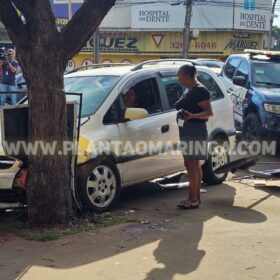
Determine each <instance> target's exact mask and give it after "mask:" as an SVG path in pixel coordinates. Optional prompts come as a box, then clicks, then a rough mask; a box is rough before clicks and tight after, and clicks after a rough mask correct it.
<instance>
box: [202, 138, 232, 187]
mask: <svg viewBox="0 0 280 280" xmlns="http://www.w3.org/2000/svg"><path fill="white" fill-rule="evenodd" d="M225 142H226V143H227V145H228V141H227V140H225V139H222V138H216V139H214V143H216V144H215V145H212V148H211V151H210V154H209V155H208V159H207V160H206V161H205V163H204V165H202V172H203V182H204V183H206V184H208V185H210V186H211V185H218V184H221V183H223V182H224V180H225V179H226V178H227V175H228V173H225V174H216V173H215V169H217V168H218V167H220V166H223V165H225V164H227V163H229V161H230V159H229V154H228V151H227V150H226V149H225V148H224V143H225ZM216 151H220V152H221V155H219V154H218V153H216V154H215V152H216ZM218 156H220V160H219V159H218V158H217V157H218ZM214 159H215V161H214Z"/></svg>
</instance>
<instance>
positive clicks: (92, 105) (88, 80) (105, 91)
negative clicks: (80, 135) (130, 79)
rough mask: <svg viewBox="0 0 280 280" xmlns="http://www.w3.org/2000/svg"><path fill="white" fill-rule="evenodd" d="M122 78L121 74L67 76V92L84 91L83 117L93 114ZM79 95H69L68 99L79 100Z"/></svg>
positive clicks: (65, 85) (65, 82) (65, 86)
mask: <svg viewBox="0 0 280 280" xmlns="http://www.w3.org/2000/svg"><path fill="white" fill-rule="evenodd" d="M119 80H120V77H119V76H109V75H104V76H90V77H71V78H70V77H69V78H67V77H65V79H64V88H65V92H66V93H67V92H72V93H82V94H83V104H82V112H81V115H82V118H85V117H89V116H91V115H93V114H94V113H95V112H96V111H97V110H98V108H99V107H100V106H101V104H102V103H103V102H104V101H105V100H106V98H107V97H108V96H109V94H110V92H111V90H112V89H113V88H114V86H115V85H116V84H117V82H118V81H119ZM79 100H80V99H79V97H77V96H67V101H78V102H79Z"/></svg>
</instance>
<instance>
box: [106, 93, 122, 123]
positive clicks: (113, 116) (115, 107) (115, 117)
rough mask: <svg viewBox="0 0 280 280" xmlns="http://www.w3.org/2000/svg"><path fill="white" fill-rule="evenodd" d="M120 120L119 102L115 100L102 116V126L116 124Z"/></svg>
mask: <svg viewBox="0 0 280 280" xmlns="http://www.w3.org/2000/svg"><path fill="white" fill-rule="evenodd" d="M120 120H121V107H120V100H119V98H117V99H116V100H115V102H114V103H113V104H112V105H111V107H110V108H109V110H108V111H107V113H106V114H105V116H104V119H103V123H104V124H114V123H115V124H116V123H118V122H119V121H120Z"/></svg>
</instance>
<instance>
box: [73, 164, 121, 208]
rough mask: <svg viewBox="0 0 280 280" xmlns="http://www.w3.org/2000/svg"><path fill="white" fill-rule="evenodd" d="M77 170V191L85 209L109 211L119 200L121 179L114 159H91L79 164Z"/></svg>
mask: <svg viewBox="0 0 280 280" xmlns="http://www.w3.org/2000/svg"><path fill="white" fill-rule="evenodd" d="M77 172H78V176H77V192H78V195H79V198H80V201H81V203H82V207H83V209H84V210H89V211H94V212H97V213H103V212H107V211H109V210H110V209H112V207H113V206H114V205H115V204H116V203H117V202H118V201H119V198H120V194H121V179H120V175H119V172H118V169H117V167H116V165H115V164H114V163H113V162H112V161H110V160H107V159H105V160H103V161H98V160H97V161H91V162H89V163H86V164H83V165H81V166H79V167H78V171H77ZM102 172H103V173H102ZM105 174H107V175H105ZM97 175H98V176H97ZM109 192H110V193H109ZM102 199H103V200H105V201H104V202H103V203H102ZM106 199H107V201H106Z"/></svg>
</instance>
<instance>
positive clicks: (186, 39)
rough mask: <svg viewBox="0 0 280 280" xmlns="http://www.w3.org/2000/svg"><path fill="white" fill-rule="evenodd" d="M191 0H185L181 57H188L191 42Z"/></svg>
mask: <svg viewBox="0 0 280 280" xmlns="http://www.w3.org/2000/svg"><path fill="white" fill-rule="evenodd" d="M192 4H193V0H186V17H185V25H184V33H183V57H184V58H189V50H190V42H191V17H192Z"/></svg>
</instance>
